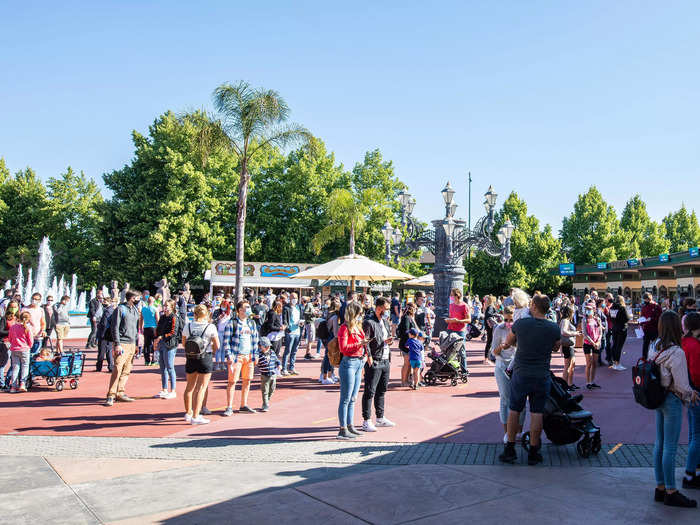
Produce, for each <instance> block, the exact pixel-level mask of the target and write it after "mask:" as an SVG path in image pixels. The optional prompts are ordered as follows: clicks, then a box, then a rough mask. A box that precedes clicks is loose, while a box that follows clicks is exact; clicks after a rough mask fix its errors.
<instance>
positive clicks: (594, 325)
mask: <svg viewBox="0 0 700 525" xmlns="http://www.w3.org/2000/svg"><path fill="white" fill-rule="evenodd" d="M586 339H587V340H588V341H589V342H590V343H591V344H593V343H597V342H598V341H600V325H599V324H598V322H597V321H596V320H595V319H593V318H591V319H588V320H587V321H586Z"/></svg>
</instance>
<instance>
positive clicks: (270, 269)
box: [260, 264, 299, 277]
mask: <svg viewBox="0 0 700 525" xmlns="http://www.w3.org/2000/svg"><path fill="white" fill-rule="evenodd" d="M297 273H299V267H298V266H283V265H277V266H272V265H269V264H263V265H262V266H261V267H260V275H261V276H262V277H289V276H291V275H294V274H297Z"/></svg>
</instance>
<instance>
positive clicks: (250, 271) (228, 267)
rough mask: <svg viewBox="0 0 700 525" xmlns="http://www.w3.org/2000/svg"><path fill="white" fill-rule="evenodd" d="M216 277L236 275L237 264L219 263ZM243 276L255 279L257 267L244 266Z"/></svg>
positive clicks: (216, 267) (215, 269)
mask: <svg viewBox="0 0 700 525" xmlns="http://www.w3.org/2000/svg"><path fill="white" fill-rule="evenodd" d="M214 271H215V272H216V275H236V264H235V263H218V264H217V265H216V266H215V267H214ZM243 275H244V276H245V277H253V276H254V275H255V266H253V265H252V264H244V265H243Z"/></svg>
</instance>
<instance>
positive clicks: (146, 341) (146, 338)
mask: <svg viewBox="0 0 700 525" xmlns="http://www.w3.org/2000/svg"><path fill="white" fill-rule="evenodd" d="M155 338H156V329H155V328H144V329H143V358H144V360H145V362H146V364H147V365H148V364H150V363H153V354H154V350H155V349H154V348H153V340H154V339H155Z"/></svg>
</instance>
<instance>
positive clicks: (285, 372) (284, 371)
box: [280, 370, 289, 376]
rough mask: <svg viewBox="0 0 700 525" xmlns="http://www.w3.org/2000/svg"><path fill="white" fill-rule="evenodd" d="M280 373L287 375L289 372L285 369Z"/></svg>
mask: <svg viewBox="0 0 700 525" xmlns="http://www.w3.org/2000/svg"><path fill="white" fill-rule="evenodd" d="M280 375H281V376H288V375H289V372H287V371H286V370H282V371H281V372H280Z"/></svg>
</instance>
